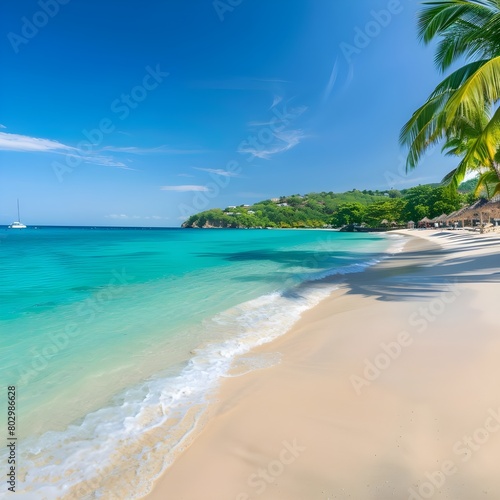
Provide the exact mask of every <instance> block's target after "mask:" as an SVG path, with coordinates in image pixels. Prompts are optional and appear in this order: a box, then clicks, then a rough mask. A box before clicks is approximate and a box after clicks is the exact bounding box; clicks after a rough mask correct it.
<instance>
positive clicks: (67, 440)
mask: <svg viewBox="0 0 500 500" xmlns="http://www.w3.org/2000/svg"><path fill="white" fill-rule="evenodd" d="M403 241H404V240H403V238H402V237H399V236H394V235H380V234H374V233H371V234H349V233H339V232H334V231H315V230H302V231H300V230H187V229H186V230H185V229H164V230H153V229H116V228H107V229H106V228H38V229H35V228H28V229H26V230H22V231H12V230H8V229H0V257H1V258H0V279H1V281H0V361H1V362H0V380H2V386H3V387H4V391H5V394H4V397H3V398H2V399H3V400H5V401H6V396H7V393H6V391H7V389H6V387H7V386H9V385H10V386H12V385H14V386H16V393H17V410H16V411H17V429H16V432H17V436H18V444H17V454H18V465H17V474H18V477H17V491H18V493H17V495H16V498H21V499H23V498H26V499H31V498H36V499H45V498H47V499H55V498H75V499H76V498H78V499H80V498H89V499H90V498H106V499H108V498H109V499H114V498H116V499H125V498H130V499H132V498H140V497H141V496H142V495H144V494H146V493H147V492H148V490H149V488H150V486H151V483H152V481H153V480H154V478H155V477H157V476H158V474H160V473H161V472H162V471H163V470H164V469H165V468H166V467H168V465H169V464H170V463H172V461H173V460H175V457H176V455H177V454H178V453H179V452H181V451H182V449H183V448H184V447H185V446H186V445H187V444H188V443H189V441H190V440H191V439H193V437H194V436H195V435H196V432H197V431H198V430H199V429H200V426H201V424H202V422H203V418H204V416H205V415H206V408H207V405H208V403H209V401H210V398H211V396H212V394H213V392H214V390H215V389H216V388H217V387H218V384H219V383H220V381H221V380H222V379H223V378H224V377H228V376H238V375H241V374H243V373H246V372H247V371H249V370H255V369H263V368H265V367H267V366H272V365H273V364H276V363H279V362H280V356H279V354H278V353H276V354H275V355H268V356H261V357H256V356H251V355H249V354H248V353H249V351H250V350H251V349H252V348H253V347H255V346H257V345H260V344H262V343H265V342H269V341H271V340H272V339H274V338H276V337H278V336H280V335H283V334H284V333H286V331H287V330H288V329H289V328H290V327H291V326H292V325H293V324H294V323H295V322H296V321H297V320H298V319H299V318H300V315H301V314H302V313H303V312H304V311H305V310H307V309H310V308H311V307H313V306H314V305H316V304H317V303H318V302H320V301H321V300H322V299H324V298H325V297H326V296H328V295H329V293H331V291H332V290H333V289H334V288H335V279H334V280H329V282H328V283H325V282H324V281H321V280H320V278H323V277H326V276H329V275H332V276H334V277H335V276H336V275H338V276H340V275H342V274H345V273H350V272H362V271H363V270H364V269H365V268H366V267H367V266H370V265H373V264H374V263H376V262H378V261H379V260H380V259H383V258H385V257H387V256H388V255H390V253H394V252H396V251H398V250H399V249H400V248H401V247H402V244H403ZM3 406H4V411H3V414H4V415H6V405H5V404H4V405H3ZM5 426H6V419H5V418H2V419H1V423H0V428H1V431H0V435H6V432H7V429H6V428H5ZM2 431H3V433H2ZM1 454H2V455H0V462H1V463H4V464H5V463H6V456H5V452H4V451H2V452H1ZM2 488H4V487H2ZM7 494H10V493H9V492H7V491H6V486H5V489H3V490H0V497H3V496H7Z"/></svg>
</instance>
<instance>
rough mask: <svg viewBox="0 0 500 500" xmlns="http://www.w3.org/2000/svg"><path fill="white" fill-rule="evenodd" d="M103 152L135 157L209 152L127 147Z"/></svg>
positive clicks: (105, 149)
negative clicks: (133, 155)
mask: <svg viewBox="0 0 500 500" xmlns="http://www.w3.org/2000/svg"><path fill="white" fill-rule="evenodd" d="M101 151H110V152H113V153H128V154H135V155H142V154H175V155H183V154H201V153H206V152H207V150H204V149H182V148H169V147H168V146H165V145H164V146H158V147H156V148H138V147H136V146H126V147H118V146H105V147H104V148H102V149H101Z"/></svg>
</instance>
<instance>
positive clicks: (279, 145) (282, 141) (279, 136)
mask: <svg viewBox="0 0 500 500" xmlns="http://www.w3.org/2000/svg"><path fill="white" fill-rule="evenodd" d="M273 135H274V138H275V140H274V141H273V142H272V143H271V144H269V145H266V146H262V147H258V148H255V147H252V146H243V147H240V149H239V150H238V153H242V154H245V153H248V154H251V155H252V156H254V157H255V158H261V159H263V160H269V159H270V158H271V156H273V155H276V154H279V153H284V152H285V151H289V150H290V149H292V148H294V147H295V146H297V145H298V144H300V142H301V141H302V139H304V138H305V135H304V133H303V132H302V131H301V130H286V131H282V132H276V133H274V134H273Z"/></svg>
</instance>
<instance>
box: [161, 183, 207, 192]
mask: <svg viewBox="0 0 500 500" xmlns="http://www.w3.org/2000/svg"><path fill="white" fill-rule="evenodd" d="M160 189H161V190H162V191H179V192H183V193H184V192H188V191H208V188H207V187H206V186H193V185H184V186H161V187H160Z"/></svg>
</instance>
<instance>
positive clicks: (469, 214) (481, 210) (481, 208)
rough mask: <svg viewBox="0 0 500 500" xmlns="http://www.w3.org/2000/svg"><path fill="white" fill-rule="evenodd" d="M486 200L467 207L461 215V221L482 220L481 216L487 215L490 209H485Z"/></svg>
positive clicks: (482, 199)
mask: <svg viewBox="0 0 500 500" xmlns="http://www.w3.org/2000/svg"><path fill="white" fill-rule="evenodd" d="M488 203H489V202H488V200H486V199H484V198H481V199H480V200H478V201H476V203H473V204H472V205H471V206H470V207H467V208H466V209H465V210H464V211H463V212H462V214H461V218H462V219H478V218H479V219H481V222H482V219H483V215H486V214H489V213H490V211H491V208H487V207H486V205H488Z"/></svg>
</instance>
